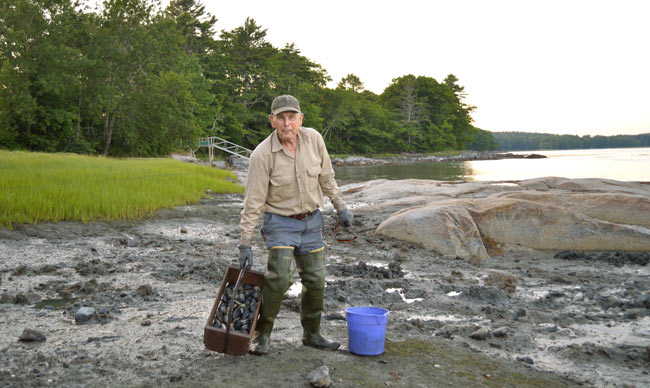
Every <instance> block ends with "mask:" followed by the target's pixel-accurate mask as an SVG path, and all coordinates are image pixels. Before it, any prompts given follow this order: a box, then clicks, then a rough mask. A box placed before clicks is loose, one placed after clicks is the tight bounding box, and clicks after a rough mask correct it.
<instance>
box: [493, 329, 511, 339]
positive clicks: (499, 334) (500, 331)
mask: <svg viewBox="0 0 650 388" xmlns="http://www.w3.org/2000/svg"><path fill="white" fill-rule="evenodd" d="M492 334H493V335H494V336H495V337H499V338H500V337H505V336H507V335H508V328H507V327H505V326H504V327H500V328H498V329H496V330H494V331H493V332H492Z"/></svg>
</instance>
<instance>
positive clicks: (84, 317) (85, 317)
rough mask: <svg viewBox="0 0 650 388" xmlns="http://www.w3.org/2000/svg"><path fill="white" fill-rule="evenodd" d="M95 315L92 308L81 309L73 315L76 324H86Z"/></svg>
mask: <svg viewBox="0 0 650 388" xmlns="http://www.w3.org/2000/svg"><path fill="white" fill-rule="evenodd" d="M94 315H95V309H94V308H92V307H81V308H79V310H77V312H76V313H74V320H75V322H76V323H86V322H88V321H90V319H91V318H92V317H93V316H94Z"/></svg>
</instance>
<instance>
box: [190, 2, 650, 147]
mask: <svg viewBox="0 0 650 388" xmlns="http://www.w3.org/2000/svg"><path fill="white" fill-rule="evenodd" d="M203 4H205V6H206V11H207V12H210V13H211V14H212V15H214V16H215V17H216V18H217V19H218V21H217V24H216V29H217V30H218V31H221V30H232V29H234V28H237V27H239V26H242V25H243V24H244V21H245V20H246V18H247V17H251V18H253V19H254V20H255V21H256V23H257V24H258V25H260V26H262V27H263V28H265V29H267V41H268V42H270V43H271V44H273V46H275V47H278V48H281V47H284V45H285V44H286V43H294V44H295V45H296V47H297V48H298V49H299V50H300V51H301V54H302V55H303V56H305V57H307V58H308V59H310V60H311V61H313V62H316V63H318V64H320V65H321V66H322V67H323V68H324V69H325V70H326V71H327V72H328V74H329V75H330V76H331V77H332V79H333V80H332V82H331V83H330V85H328V86H330V87H335V86H336V83H337V82H338V81H340V80H341V78H343V77H345V76H346V75H348V74H351V73H352V74H355V75H357V76H358V77H359V78H360V79H361V81H362V82H363V83H364V86H365V88H366V89H367V90H370V91H372V92H374V93H377V94H380V93H381V92H382V91H383V90H384V89H385V88H386V87H388V86H389V85H390V83H391V81H392V79H394V78H397V77H401V76H403V75H407V74H413V75H415V76H426V77H432V78H435V79H436V80H437V81H439V82H442V81H443V80H444V78H445V77H446V76H447V75H448V74H454V75H455V76H456V77H457V78H458V79H459V82H458V84H459V85H461V86H464V87H465V92H466V93H467V97H466V99H465V102H466V103H468V104H470V105H474V106H476V110H475V111H474V113H473V114H472V117H473V119H474V125H475V126H476V127H478V128H481V129H485V130H489V131H519V132H543V133H554V134H570V135H579V136H583V135H592V136H593V135H604V136H610V135H617V134H639V133H650V48H649V47H650V22H648V16H649V15H650V1H645V0H636V1H633V0H611V1H600V0H584V1H583V0H562V1H556V0H544V1H537V0H518V1H506V0H490V1H488V0H448V1H437V0H428V1H427V0H399V1H394V0H393V1H385V0H346V1H341V0H327V1H312V0H302V1H294V0H285V1H282V2H277V1H268V0H266V1H261V0H236V1H233V0H227V1H221V0H218V1H216V0H212V1H210V0H204V1H203Z"/></svg>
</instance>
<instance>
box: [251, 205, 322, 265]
mask: <svg viewBox="0 0 650 388" xmlns="http://www.w3.org/2000/svg"><path fill="white" fill-rule="evenodd" d="M323 225H324V223H323V214H322V213H321V212H320V210H318V209H317V210H316V211H315V212H314V213H312V215H310V216H308V217H307V218H305V219H304V220H296V219H294V218H291V217H286V216H281V215H278V214H272V213H264V218H263V222H262V238H263V239H264V241H265V242H266V247H267V248H268V249H271V248H273V247H278V246H285V247H294V254H296V255H305V254H307V253H309V252H312V251H314V250H316V249H320V248H322V247H323V246H324V243H323Z"/></svg>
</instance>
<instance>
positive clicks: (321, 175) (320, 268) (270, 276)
mask: <svg viewBox="0 0 650 388" xmlns="http://www.w3.org/2000/svg"><path fill="white" fill-rule="evenodd" d="M303 118H304V114H303V113H302V112H301V111H300V104H299V102H298V100H297V99H296V98H295V97H293V96H290V95H282V96H278V97H276V98H275V99H274V100H273V103H272V104H271V115H269V120H270V121H271V126H272V127H273V128H274V129H275V130H274V131H273V132H272V133H271V135H269V137H267V138H266V139H265V140H264V141H262V142H261V143H260V144H259V145H258V146H257V147H256V148H255V150H254V151H253V153H252V154H251V157H250V163H249V168H248V177H247V179H246V193H245V196H244V209H243V210H242V212H241V222H240V230H241V237H240V242H239V261H240V267H241V268H242V269H243V268H244V266H246V265H247V266H248V267H249V268H250V266H251V265H252V262H253V253H252V250H251V238H252V234H253V230H254V229H255V226H256V225H257V221H258V219H259V216H260V214H261V213H262V212H264V218H263V225H262V231H261V232H262V238H263V239H264V241H265V242H266V247H267V248H268V249H269V255H268V271H267V273H266V275H265V276H264V290H263V292H262V308H261V313H260V318H259V320H258V321H257V336H256V338H255V340H254V341H253V345H252V346H251V349H250V351H251V353H254V354H260V355H261V354H268V352H269V345H270V335H271V331H272V329H273V323H274V321H275V317H276V316H277V314H278V312H279V310H280V305H281V302H282V298H283V296H284V294H285V293H286V291H287V290H288V289H289V287H290V286H291V283H292V275H293V270H294V265H293V261H294V260H295V267H297V269H298V273H299V275H300V278H301V280H302V300H301V312H300V323H301V324H302V327H303V338H302V343H303V344H304V345H307V346H312V347H316V348H320V349H332V350H335V349H338V348H339V346H340V344H339V343H338V342H334V341H329V340H327V339H325V338H323V336H321V334H320V321H321V314H322V311H323V295H324V289H325V255H324V249H325V246H324V244H323V235H322V231H323V215H322V214H321V212H320V210H319V207H320V206H322V205H323V202H324V199H323V193H325V194H326V195H327V196H328V197H329V198H330V200H331V201H332V204H333V205H334V208H335V209H336V211H337V214H338V219H339V224H340V225H342V226H350V225H351V224H352V217H353V216H352V212H351V211H350V210H348V209H347V208H346V206H345V203H344V202H343V200H342V198H341V191H340V190H339V188H338V186H337V184H336V181H335V180H334V170H333V169H332V164H331V161H330V157H329V154H328V153H327V149H326V147H325V142H324V141H323V138H322V136H321V135H320V133H318V132H317V131H316V130H314V129H312V128H304V127H302V121H303Z"/></svg>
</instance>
